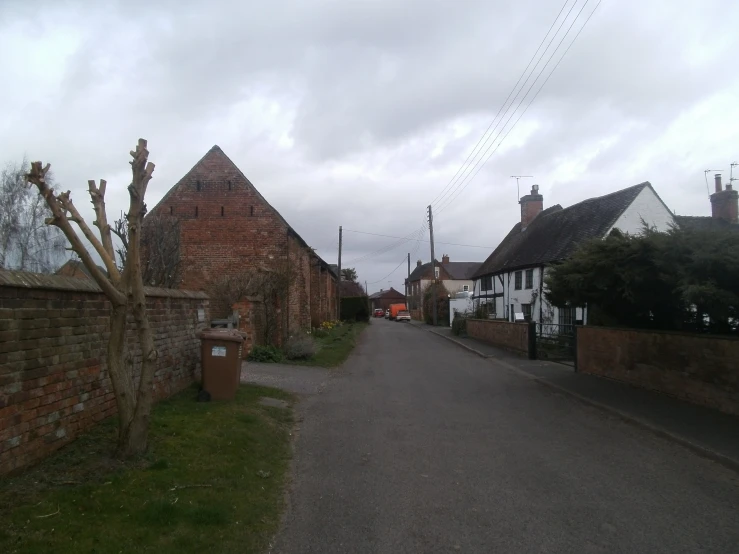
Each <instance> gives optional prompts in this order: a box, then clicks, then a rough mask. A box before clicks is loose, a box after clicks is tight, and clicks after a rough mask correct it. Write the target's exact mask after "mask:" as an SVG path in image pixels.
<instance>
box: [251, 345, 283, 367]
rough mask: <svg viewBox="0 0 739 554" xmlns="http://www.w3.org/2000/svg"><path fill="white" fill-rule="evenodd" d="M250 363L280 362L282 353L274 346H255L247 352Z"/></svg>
mask: <svg viewBox="0 0 739 554" xmlns="http://www.w3.org/2000/svg"><path fill="white" fill-rule="evenodd" d="M248 359H249V361H250V362H263V363H277V362H281V361H282V352H280V349H279V348H277V347H275V346H269V345H264V346H262V345H256V346H254V347H253V348H252V349H251V352H249V358H248Z"/></svg>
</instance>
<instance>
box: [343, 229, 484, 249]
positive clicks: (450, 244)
mask: <svg viewBox="0 0 739 554" xmlns="http://www.w3.org/2000/svg"><path fill="white" fill-rule="evenodd" d="M344 231H345V232H347V233H359V234H361V235H372V236H373V237H387V238H389V239H402V238H405V237H396V236H393V235H382V234H380V233H369V232H367V231H355V230H353V229H344ZM416 241H421V242H429V241H428V240H427V239H422V238H419V239H416ZM434 242H435V243H436V244H445V245H447V246H466V247H468V248H486V249H488V250H490V249H492V248H493V247H492V246H480V245H477V244H459V243H456V242H441V241H438V240H437V241H434Z"/></svg>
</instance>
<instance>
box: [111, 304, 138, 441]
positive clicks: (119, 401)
mask: <svg viewBox="0 0 739 554" xmlns="http://www.w3.org/2000/svg"><path fill="white" fill-rule="evenodd" d="M126 312H127V307H126V306H125V305H124V306H113V307H111V309H110V338H109V339H108V371H109V372H110V380H111V382H112V383H113V391H114V393H115V399H116V405H117V406H118V418H119V423H118V451H119V452H123V451H125V450H126V445H127V443H128V438H127V435H128V433H127V429H128V428H129V427H130V425H131V421H132V420H133V415H134V409H135V407H136V395H135V391H134V388H133V380H132V379H131V376H130V372H129V370H128V368H127V367H126V362H125V360H124V351H125V348H126Z"/></svg>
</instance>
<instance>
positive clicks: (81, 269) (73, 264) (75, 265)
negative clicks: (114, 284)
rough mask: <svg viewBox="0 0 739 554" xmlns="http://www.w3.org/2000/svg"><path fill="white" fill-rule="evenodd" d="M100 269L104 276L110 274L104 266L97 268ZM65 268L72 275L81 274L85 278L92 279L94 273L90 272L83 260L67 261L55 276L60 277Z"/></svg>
mask: <svg viewBox="0 0 739 554" xmlns="http://www.w3.org/2000/svg"><path fill="white" fill-rule="evenodd" d="M97 267H98V269H99V270H100V271H101V272H102V273H103V275H107V274H108V270H107V269H105V268H104V267H102V266H97ZM64 268H68V270H69V271H70V272H71V275H77V274H79V273H82V274H84V275H85V276H87V277H89V278H90V279H92V273H90V270H89V269H87V267H85V264H84V263H82V260H67V261H66V262H64V263H63V264H62V265H61V266H60V267H59V269H57V270H56V271H55V272H54V274H55V275H60V274H62V272H63V271H64Z"/></svg>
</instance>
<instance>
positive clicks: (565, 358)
mask: <svg viewBox="0 0 739 554" xmlns="http://www.w3.org/2000/svg"><path fill="white" fill-rule="evenodd" d="M536 357H537V359H539V360H550V361H553V362H563V363H573V364H574V362H575V326H574V325H558V324H556V323H537V324H536Z"/></svg>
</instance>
